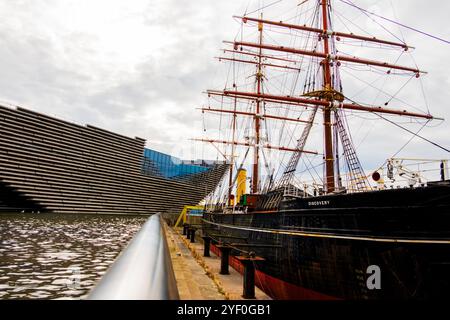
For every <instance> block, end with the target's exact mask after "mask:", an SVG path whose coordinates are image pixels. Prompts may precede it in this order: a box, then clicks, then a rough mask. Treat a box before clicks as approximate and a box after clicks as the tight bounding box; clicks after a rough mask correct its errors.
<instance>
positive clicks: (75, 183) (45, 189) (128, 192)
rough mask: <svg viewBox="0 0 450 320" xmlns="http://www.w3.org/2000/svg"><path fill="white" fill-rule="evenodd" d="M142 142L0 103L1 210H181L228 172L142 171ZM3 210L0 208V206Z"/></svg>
mask: <svg viewBox="0 0 450 320" xmlns="http://www.w3.org/2000/svg"><path fill="white" fill-rule="evenodd" d="M144 145H145V140H143V139H140V138H129V137H125V136H122V135H119V134H115V133H112V132H109V131H106V130H103V129H99V128H96V127H93V126H89V125H87V126H80V125H77V124H73V123H70V122H66V121H62V120H59V119H56V118H53V117H49V116H47V115H43V114H40V113H37V112H34V111H30V110H27V109H23V108H17V109H11V108H7V107H3V106H0V210H3V211H7V210H16V209H17V210H18V209H25V210H39V211H42V212H44V211H50V212H60V213H72V212H73V213H83V212H85V213H117V214H142V213H155V212H165V211H168V210H171V211H173V210H181V208H182V207H183V206H184V205H192V204H197V203H198V202H199V201H201V200H202V199H203V198H204V197H205V196H206V195H207V193H209V192H211V191H213V189H214V188H215V187H216V186H217V184H218V183H219V182H220V180H221V179H222V177H223V175H224V173H225V172H226V170H227V167H228V166H227V165H226V164H216V165H215V166H214V167H213V168H211V169H210V170H208V171H207V172H206V173H201V175H202V176H201V177H202V183H198V180H199V179H198V178H199V177H200V176H197V175H193V176H192V177H190V178H187V179H183V180H178V181H175V180H170V179H166V178H163V177H152V176H148V175H143V174H142V171H141V170H142V161H143V152H144ZM2 208H3V209H2Z"/></svg>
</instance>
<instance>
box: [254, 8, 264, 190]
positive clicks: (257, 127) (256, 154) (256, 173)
mask: <svg viewBox="0 0 450 320" xmlns="http://www.w3.org/2000/svg"><path fill="white" fill-rule="evenodd" d="M262 17H263V15H262V13H261V19H262ZM258 31H259V45H260V47H259V49H258V69H257V72H256V92H257V94H258V95H260V94H261V82H262V77H263V74H262V47H261V46H262V40H263V24H262V23H259V24H258ZM260 109H261V99H257V100H256V115H255V149H254V157H253V177H252V193H258V191H259V190H258V189H259V188H258V186H259V143H260V131H261V124H260V120H261V119H260V113H261V110H260Z"/></svg>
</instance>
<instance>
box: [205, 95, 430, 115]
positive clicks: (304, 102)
mask: <svg viewBox="0 0 450 320" xmlns="http://www.w3.org/2000/svg"><path fill="white" fill-rule="evenodd" d="M208 94H210V95H217V96H229V97H238V98H242V99H248V100H257V99H263V100H264V101H268V100H271V101H279V102H280V103H281V102H282V103H291V104H294V105H297V104H298V105H301V106H318V107H328V106H332V107H335V108H343V109H347V110H356V111H368V112H374V113H385V114H394V115H399V116H408V117H415V118H423V119H430V120H431V119H437V118H435V117H433V116H432V115H431V114H424V113H414V112H408V111H406V110H403V111H399V110H392V109H386V108H382V107H378V106H364V105H360V104H350V103H336V104H335V103H331V102H329V101H326V100H315V99H307V98H300V97H291V96H277V95H270V94H260V95H258V94H256V93H253V92H242V91H227V90H224V91H218V92H217V91H208Z"/></svg>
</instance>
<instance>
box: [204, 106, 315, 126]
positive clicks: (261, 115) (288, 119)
mask: <svg viewBox="0 0 450 320" xmlns="http://www.w3.org/2000/svg"><path fill="white" fill-rule="evenodd" d="M200 109H201V110H202V111H210V112H223V113H231V114H239V115H243V116H251V117H256V116H259V117H260V118H267V119H275V120H283V121H292V122H300V123H310V122H309V121H306V120H301V119H294V118H287V117H279V116H273V115H269V114H260V115H257V114H256V113H254V112H244V111H236V110H224V109H212V108H200Z"/></svg>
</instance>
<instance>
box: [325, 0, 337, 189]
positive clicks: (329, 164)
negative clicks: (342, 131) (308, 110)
mask: <svg viewBox="0 0 450 320" xmlns="http://www.w3.org/2000/svg"><path fill="white" fill-rule="evenodd" d="M322 22H323V36H322V40H323V53H324V55H325V56H326V58H325V59H324V60H323V61H322V67H323V90H324V91H325V92H332V91H333V83H332V80H331V68H330V62H331V61H330V59H329V56H330V45H329V42H328V34H327V33H328V0H322ZM329 101H330V102H332V100H331V99H330V100H329ZM323 126H324V144H325V145H324V151H325V154H324V160H325V177H324V181H323V182H324V185H325V187H326V192H333V191H334V189H335V185H334V183H335V177H334V154H333V134H332V131H333V130H332V129H333V124H332V123H331V106H326V107H325V108H323Z"/></svg>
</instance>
